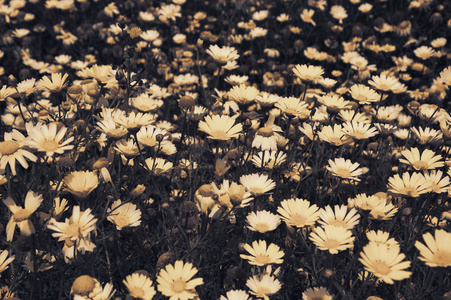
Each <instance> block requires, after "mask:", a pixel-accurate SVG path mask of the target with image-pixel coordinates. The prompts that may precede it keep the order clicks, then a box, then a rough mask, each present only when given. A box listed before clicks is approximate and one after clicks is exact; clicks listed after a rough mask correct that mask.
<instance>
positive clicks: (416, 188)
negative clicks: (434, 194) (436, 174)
mask: <svg viewBox="0 0 451 300" xmlns="http://www.w3.org/2000/svg"><path fill="white" fill-rule="evenodd" d="M429 185H430V183H428V182H427V181H426V179H425V178H424V176H423V175H422V174H421V173H416V172H415V173H412V175H411V174H410V173H409V172H405V173H404V174H402V178H401V177H400V176H399V174H395V175H394V176H392V177H390V178H389V179H388V191H389V192H391V193H393V194H395V195H399V196H407V197H413V198H416V197H419V196H420V195H422V194H425V193H429V192H430V189H429Z"/></svg>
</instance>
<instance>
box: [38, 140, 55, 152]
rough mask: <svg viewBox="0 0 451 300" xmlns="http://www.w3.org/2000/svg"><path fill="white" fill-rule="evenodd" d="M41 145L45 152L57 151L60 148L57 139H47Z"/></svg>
mask: <svg viewBox="0 0 451 300" xmlns="http://www.w3.org/2000/svg"><path fill="white" fill-rule="evenodd" d="M39 146H40V147H41V149H42V150H44V151H45V152H55V151H56V150H58V148H59V144H58V143H57V142H55V141H45V143H42V144H41V145H39Z"/></svg>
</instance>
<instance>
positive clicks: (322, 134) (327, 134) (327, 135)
mask: <svg viewBox="0 0 451 300" xmlns="http://www.w3.org/2000/svg"><path fill="white" fill-rule="evenodd" d="M318 137H319V139H320V140H321V141H325V142H327V143H329V144H332V145H334V146H341V145H345V144H349V143H350V142H352V139H351V138H350V137H348V136H346V135H345V134H344V132H343V127H342V126H341V125H340V124H334V126H333V127H332V126H329V125H328V126H324V127H323V128H321V131H319V132H318Z"/></svg>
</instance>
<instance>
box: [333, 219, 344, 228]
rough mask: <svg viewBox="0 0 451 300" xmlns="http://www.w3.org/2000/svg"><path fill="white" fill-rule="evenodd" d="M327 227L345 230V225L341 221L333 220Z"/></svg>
mask: <svg viewBox="0 0 451 300" xmlns="http://www.w3.org/2000/svg"><path fill="white" fill-rule="evenodd" d="M329 225H333V226H336V227H343V228H347V224H346V222H344V221H343V220H333V221H332V222H330V223H329Z"/></svg>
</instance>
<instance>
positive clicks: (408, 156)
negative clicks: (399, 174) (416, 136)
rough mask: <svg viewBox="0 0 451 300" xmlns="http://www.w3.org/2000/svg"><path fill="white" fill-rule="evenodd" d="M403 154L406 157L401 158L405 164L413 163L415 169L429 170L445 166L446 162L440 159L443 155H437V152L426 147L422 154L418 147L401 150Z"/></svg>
mask: <svg viewBox="0 0 451 300" xmlns="http://www.w3.org/2000/svg"><path fill="white" fill-rule="evenodd" d="M401 155H402V156H404V158H405V159H403V158H401V159H399V161H400V162H402V163H404V164H408V165H411V166H412V167H413V168H414V169H415V170H418V171H421V170H429V169H436V168H440V167H443V166H444V165H445V163H444V162H443V161H440V160H441V159H442V156H441V155H440V154H439V155H435V152H434V151H432V150H429V149H424V150H423V152H422V153H421V154H420V151H419V150H418V148H411V149H406V150H403V151H401Z"/></svg>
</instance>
